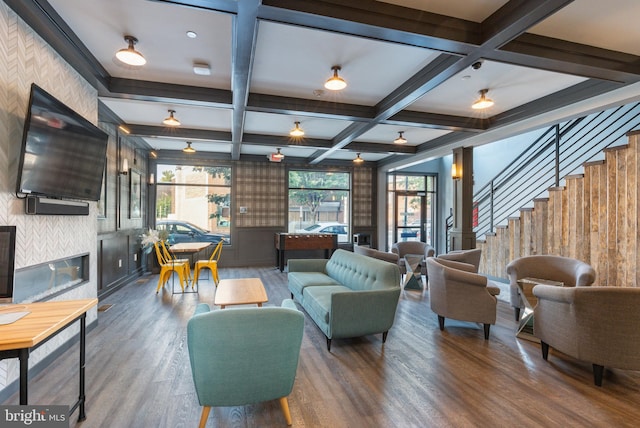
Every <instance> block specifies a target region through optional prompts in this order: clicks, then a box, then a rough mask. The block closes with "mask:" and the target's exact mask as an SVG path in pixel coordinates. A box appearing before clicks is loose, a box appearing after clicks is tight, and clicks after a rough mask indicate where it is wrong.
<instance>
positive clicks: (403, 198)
mask: <svg viewBox="0 0 640 428" xmlns="http://www.w3.org/2000/svg"><path fill="white" fill-rule="evenodd" d="M395 205H396V221H395V224H396V233H395V239H394V241H395V242H400V241H423V242H427V240H426V239H427V238H428V241H429V242H427V243H430V241H431V233H430V230H429V229H430V226H429V227H427V203H426V196H425V194H424V193H417V194H413V195H409V194H396V204H395ZM429 220H430V219H429ZM430 224H431V222H430V221H429V225H430Z"/></svg>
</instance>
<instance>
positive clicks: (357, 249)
mask: <svg viewBox="0 0 640 428" xmlns="http://www.w3.org/2000/svg"><path fill="white" fill-rule="evenodd" d="M353 252H354V253H356V254H362V255H363V256H368V257H373V258H374V259H378V260H384V261H385V262H389V263H393V264H398V255H397V254H396V253H387V252H384V251H380V250H376V249H374V248H369V247H365V246H362V245H354V246H353Z"/></svg>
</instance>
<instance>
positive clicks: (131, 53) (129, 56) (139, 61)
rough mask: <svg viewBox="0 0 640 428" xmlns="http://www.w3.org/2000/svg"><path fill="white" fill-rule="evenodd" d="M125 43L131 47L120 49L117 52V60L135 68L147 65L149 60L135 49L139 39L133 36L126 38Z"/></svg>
mask: <svg viewBox="0 0 640 428" xmlns="http://www.w3.org/2000/svg"><path fill="white" fill-rule="evenodd" d="M124 40H125V42H127V43H129V46H128V47H126V48H124V49H120V50H119V51H118V52H116V58H118V59H119V60H120V61H122V62H123V63H125V64H127V65H132V66H134V67H140V66H143V65H145V64H146V63H147V60H146V59H144V57H143V56H142V54H141V53H140V52H138V51H137V50H135V49H134V47H133V46H134V45H135V44H136V43H138V39H136V38H135V37H133V36H124Z"/></svg>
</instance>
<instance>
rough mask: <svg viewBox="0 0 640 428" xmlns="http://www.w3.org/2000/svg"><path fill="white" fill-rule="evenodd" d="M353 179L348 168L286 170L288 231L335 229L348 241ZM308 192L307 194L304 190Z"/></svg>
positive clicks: (350, 227)
mask: <svg viewBox="0 0 640 428" xmlns="http://www.w3.org/2000/svg"><path fill="white" fill-rule="evenodd" d="M352 182H353V176H352V173H351V172H350V171H342V170H339V171H336V170H333V169H332V170H323V169H313V170H309V169H306V168H291V169H289V170H288V171H287V200H288V210H287V223H286V224H287V230H288V232H289V233H337V234H338V242H339V243H350V242H351V236H352V234H351V231H352V230H353V229H352V227H353V226H352V224H353V220H352V210H351V207H352V194H353V191H352ZM306 192H308V193H309V194H308V195H305V193H306Z"/></svg>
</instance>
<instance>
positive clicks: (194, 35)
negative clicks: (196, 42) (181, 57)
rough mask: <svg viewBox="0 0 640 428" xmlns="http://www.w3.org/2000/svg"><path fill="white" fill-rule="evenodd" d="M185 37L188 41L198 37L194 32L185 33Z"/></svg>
mask: <svg viewBox="0 0 640 428" xmlns="http://www.w3.org/2000/svg"><path fill="white" fill-rule="evenodd" d="M187 37H188V38H190V39H195V38H196V37H198V33H196V32H195V31H191V30H189V31H187Z"/></svg>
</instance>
